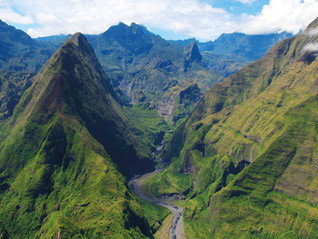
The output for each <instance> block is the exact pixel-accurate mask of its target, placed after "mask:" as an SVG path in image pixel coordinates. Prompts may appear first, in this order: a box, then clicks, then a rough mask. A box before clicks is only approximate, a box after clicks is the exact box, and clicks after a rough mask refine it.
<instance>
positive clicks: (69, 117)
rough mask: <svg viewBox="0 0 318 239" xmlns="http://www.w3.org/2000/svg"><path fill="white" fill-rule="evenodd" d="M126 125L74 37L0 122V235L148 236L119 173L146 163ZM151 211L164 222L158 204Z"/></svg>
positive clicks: (87, 50)
mask: <svg viewBox="0 0 318 239" xmlns="http://www.w3.org/2000/svg"><path fill="white" fill-rule="evenodd" d="M128 122H129V121H128V119H127V118H126V116H125V114H124V112H123V110H122V108H121V106H120V105H119V103H118V102H117V101H116V95H115V93H114V91H113V89H112V87H111V85H110V82H109V81H108V79H107V77H106V75H105V73H104V72H103V70H102V69H101V66H100V65H99V63H98V61H97V59H96V57H95V55H94V53H93V51H92V48H91V47H90V46H89V44H88V42H87V41H86V39H85V37H84V36H83V35H81V34H75V35H74V36H72V37H71V38H70V39H69V40H68V41H67V42H66V43H65V44H64V45H63V46H62V47H61V48H60V49H59V50H58V51H57V52H56V54H54V55H53V56H52V58H51V59H50V61H49V62H48V64H47V65H46V66H45V68H44V69H43V70H42V71H41V72H40V73H39V74H37V75H36V76H35V77H34V83H33V85H32V86H31V87H30V88H29V89H28V90H27V91H26V92H25V93H24V94H23V96H22V97H21V99H20V101H19V103H18V104H17V106H16V107H15V109H14V112H13V116H12V117H11V118H9V119H8V120H6V121H3V122H2V128H3V129H6V127H8V128H7V129H6V130H5V131H4V132H3V134H4V135H5V137H4V138H3V139H4V140H3V141H2V142H1V147H2V153H1V155H0V178H1V180H0V189H1V193H0V200H1V201H0V207H1V210H0V222H1V224H0V226H1V228H0V229H1V234H2V235H3V236H7V235H9V236H13V235H14V237H16V238H57V237H61V238H145V237H150V238H151V237H152V236H151V230H152V229H151V228H150V226H149V224H148V220H147V219H146V217H145V215H144V212H143V210H142V208H141V206H140V204H139V203H138V202H137V201H136V199H135V198H134V196H133V195H132V194H131V192H130V190H128V188H127V183H126V181H125V178H124V177H123V176H122V174H121V173H119V170H120V171H122V172H123V173H125V176H126V177H129V176H130V175H131V174H135V173H138V172H143V170H144V171H148V170H151V168H153V163H152V162H151V161H150V160H149V159H148V161H149V163H148V161H146V159H145V158H141V157H139V156H138V153H137V146H135V145H137V142H136V141H134V139H136V136H134V134H133V132H131V130H130V127H129V123H128ZM135 147H136V148H135ZM127 155H129V158H128V157H127ZM128 159H129V160H128ZM114 161H115V162H116V163H117V165H116V164H115V163H114ZM139 163H140V164H141V165H142V166H140V165H138V164H139ZM149 207H150V206H149ZM153 210H157V211H158V216H156V217H155V219H157V218H158V220H159V221H160V220H163V217H164V213H163V212H162V213H161V214H160V212H161V209H157V208H154V209H153ZM155 219H153V220H155ZM151 222H152V221H151ZM152 223H153V222H152ZM155 229H156V228H155Z"/></svg>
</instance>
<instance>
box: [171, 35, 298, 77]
mask: <svg viewBox="0 0 318 239" xmlns="http://www.w3.org/2000/svg"><path fill="white" fill-rule="evenodd" d="M290 37H292V34H290V33H286V32H283V33H275V34H262V35H246V34H244V33H230V34H225V33H224V34H222V35H221V36H219V37H218V38H217V39H216V40H215V41H209V42H199V41H197V40H196V39H194V38H193V39H186V40H184V41H180V40H179V41H171V42H173V43H177V44H179V45H183V46H184V45H186V44H189V43H190V42H196V44H197V46H198V48H199V50H200V52H201V54H202V56H203V59H204V62H205V64H206V66H207V67H208V68H209V69H213V70H215V71H217V72H220V73H221V74H223V75H224V76H229V75H230V74H232V73H234V72H236V71H238V70H240V69H241V68H242V67H244V66H246V65H247V64H249V63H251V62H253V61H256V60H259V59H260V58H262V57H263V56H264V55H265V54H266V52H267V51H268V50H269V49H270V48H271V47H272V46H274V45H275V44H276V43H277V42H279V41H282V40H284V39H286V38H290Z"/></svg>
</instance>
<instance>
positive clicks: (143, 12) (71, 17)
mask: <svg viewBox="0 0 318 239" xmlns="http://www.w3.org/2000/svg"><path fill="white" fill-rule="evenodd" d="M316 17H318V0H54V1H52V0H0V19H1V20H2V21H4V22H6V23H8V24H9V25H12V26H14V27H16V28H18V29H22V30H23V31H25V32H27V33H28V34H29V35H30V36H31V37H40V36H49V35H58V34H73V33H75V32H82V33H84V34H100V33H102V32H105V31H106V30H107V29H108V28H109V27H110V26H112V25H116V24H118V23H119V22H123V23H125V24H127V25H130V24H131V23H132V22H135V23H137V24H141V25H144V26H145V27H147V28H148V30H150V31H151V32H153V33H155V34H159V35H161V36H162V37H163V38H165V39H173V40H177V39H187V38H193V37H194V38H196V39H198V40H200V41H208V40H215V39H216V38H217V37H218V36H220V35H221V34H222V33H232V32H242V33H246V34H269V33H279V32H284V31H287V32H290V33H293V34H297V33H299V32H300V31H302V30H304V29H305V28H306V26H307V25H308V24H309V23H310V22H311V21H313V20H314V19H315V18H316Z"/></svg>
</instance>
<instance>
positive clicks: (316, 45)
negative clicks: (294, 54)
mask: <svg viewBox="0 0 318 239" xmlns="http://www.w3.org/2000/svg"><path fill="white" fill-rule="evenodd" d="M301 51H303V52H306V51H307V52H308V51H309V52H312V51H318V43H308V44H307V45H305V46H304V48H303V49H302V50H301Z"/></svg>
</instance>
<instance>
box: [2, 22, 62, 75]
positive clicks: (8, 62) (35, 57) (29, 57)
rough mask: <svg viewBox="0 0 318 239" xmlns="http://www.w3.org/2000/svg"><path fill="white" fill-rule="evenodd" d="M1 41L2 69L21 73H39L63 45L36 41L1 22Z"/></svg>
mask: <svg viewBox="0 0 318 239" xmlns="http://www.w3.org/2000/svg"><path fill="white" fill-rule="evenodd" d="M0 39H1V40H0V68H1V69H2V70H5V71H19V72H38V71H39V70H40V69H41V67H42V66H43V65H44V63H45V62H46V61H47V60H48V59H49V58H50V57H51V56H52V54H53V53H54V52H55V51H56V50H57V48H59V47H60V45H61V44H62V43H63V42H50V43H49V44H47V43H44V42H39V41H36V40H34V39H32V38H31V37H30V36H29V35H28V34H26V33H25V32H23V31H21V30H18V29H15V28H14V27H12V26H9V25H8V24H6V23H5V22H3V21H1V20H0Z"/></svg>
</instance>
